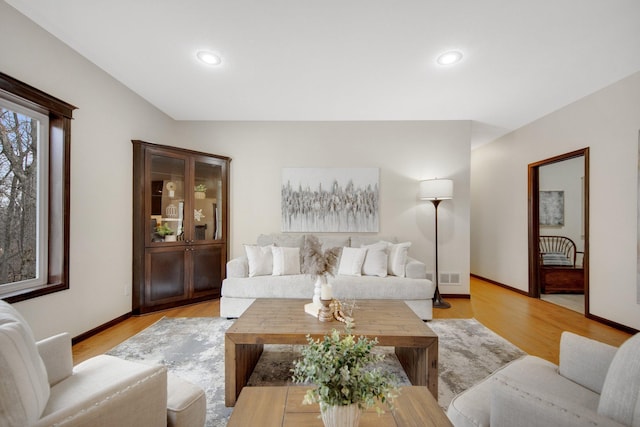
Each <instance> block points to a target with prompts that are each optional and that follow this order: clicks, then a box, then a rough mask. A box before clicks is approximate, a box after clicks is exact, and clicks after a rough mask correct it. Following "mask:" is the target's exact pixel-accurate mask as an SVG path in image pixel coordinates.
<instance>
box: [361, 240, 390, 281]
mask: <svg viewBox="0 0 640 427" xmlns="http://www.w3.org/2000/svg"><path fill="white" fill-rule="evenodd" d="M363 248H366V249H367V254H366V256H365V258H364V263H363V264H362V274H363V275H365V276H378V277H386V276H387V274H388V262H389V255H388V254H387V244H386V243H384V242H378V243H374V244H372V245H365V246H363Z"/></svg>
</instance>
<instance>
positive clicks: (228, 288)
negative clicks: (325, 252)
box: [222, 274, 315, 299]
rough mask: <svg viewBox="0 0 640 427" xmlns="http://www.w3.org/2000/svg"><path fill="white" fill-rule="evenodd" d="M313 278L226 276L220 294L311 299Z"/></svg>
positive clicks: (303, 275) (304, 276) (237, 296)
mask: <svg viewBox="0 0 640 427" xmlns="http://www.w3.org/2000/svg"><path fill="white" fill-rule="evenodd" d="M314 283H315V280H314V279H313V278H312V277H311V276H309V275H305V274H297V275H293V276H257V277H252V278H251V279H247V278H240V277H227V278H226V279H224V284H223V286H222V296H224V297H227V298H302V299H311V298H312V297H313V288H314Z"/></svg>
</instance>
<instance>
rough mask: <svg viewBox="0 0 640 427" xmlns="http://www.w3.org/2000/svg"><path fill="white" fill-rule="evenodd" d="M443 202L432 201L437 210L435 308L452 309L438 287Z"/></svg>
mask: <svg viewBox="0 0 640 427" xmlns="http://www.w3.org/2000/svg"><path fill="white" fill-rule="evenodd" d="M441 201H442V200H438V199H435V200H431V203H433V207H434V208H435V210H436V277H435V280H436V291H435V293H434V294H433V306H434V307H435V308H450V307H451V304H449V303H448V302H446V301H445V300H443V299H442V295H440V289H439V287H438V281H439V280H440V276H439V275H438V205H439V204H440V202H441Z"/></svg>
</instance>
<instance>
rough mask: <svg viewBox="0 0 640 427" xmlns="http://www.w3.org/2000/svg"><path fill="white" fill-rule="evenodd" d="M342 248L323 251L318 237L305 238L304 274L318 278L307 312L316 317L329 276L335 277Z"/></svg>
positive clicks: (303, 252) (303, 251) (303, 254)
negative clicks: (323, 288)
mask: <svg viewBox="0 0 640 427" xmlns="http://www.w3.org/2000/svg"><path fill="white" fill-rule="evenodd" d="M341 252H342V248H340V247H336V248H330V249H327V250H324V251H323V250H322V244H321V243H320V240H318V238H317V237H316V236H313V235H309V236H306V238H305V243H304V246H303V248H302V254H301V255H302V272H303V273H306V274H309V275H311V276H312V277H315V278H316V283H315V286H314V290H313V303H311V304H307V305H306V306H305V311H307V312H308V313H309V314H313V315H314V316H315V315H317V314H318V309H319V308H320V295H321V292H322V291H321V289H322V287H323V286H324V287H325V288H326V287H327V274H330V275H332V276H333V275H334V273H335V271H336V269H337V268H338V261H339V260H340V253H341Z"/></svg>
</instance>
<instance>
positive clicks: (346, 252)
mask: <svg viewBox="0 0 640 427" xmlns="http://www.w3.org/2000/svg"><path fill="white" fill-rule="evenodd" d="M366 255H367V249H366V248H348V247H344V248H342V256H340V266H339V267H338V274H340V275H343V276H362V264H364V258H365V256H366Z"/></svg>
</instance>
